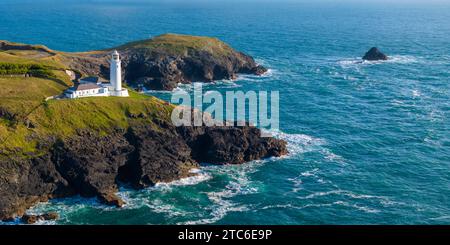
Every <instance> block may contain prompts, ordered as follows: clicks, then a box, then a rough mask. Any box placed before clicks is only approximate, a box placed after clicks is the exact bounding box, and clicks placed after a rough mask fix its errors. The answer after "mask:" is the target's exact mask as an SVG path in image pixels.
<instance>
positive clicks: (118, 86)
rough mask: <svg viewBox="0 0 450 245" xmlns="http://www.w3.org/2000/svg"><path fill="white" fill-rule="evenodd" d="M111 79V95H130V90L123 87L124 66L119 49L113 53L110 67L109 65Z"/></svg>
mask: <svg viewBox="0 0 450 245" xmlns="http://www.w3.org/2000/svg"><path fill="white" fill-rule="evenodd" d="M109 79H110V83H111V87H110V91H109V93H110V95H112V96H122V97H126V96H128V90H127V89H123V88H122V66H121V61H120V55H119V52H117V50H114V52H113V53H112V55H111V61H110V67H109Z"/></svg>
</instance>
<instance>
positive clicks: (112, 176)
mask: <svg viewBox="0 0 450 245" xmlns="http://www.w3.org/2000/svg"><path fill="white" fill-rule="evenodd" d="M260 133H261V132H260V130H259V129H257V128H254V127H248V126H247V127H174V126H172V125H171V124H170V123H168V122H165V121H161V120H158V119H155V121H154V124H152V125H151V126H150V125H148V124H143V123H141V122H135V123H131V125H130V127H128V128H127V129H126V130H124V129H115V130H114V131H113V132H111V133H110V134H108V135H104V136H101V135H99V134H98V133H96V132H95V131H92V130H81V131H79V132H77V133H76V134H75V135H73V136H72V137H70V138H67V139H53V140H49V141H48V142H46V144H43V147H44V148H45V145H48V146H49V147H48V148H47V149H46V150H45V153H44V154H42V155H39V156H35V157H31V158H18V157H14V156H10V157H7V158H3V159H0V166H1V167H0V170H2V175H1V177H0V219H2V220H8V219H12V218H14V217H17V216H22V215H24V214H25V212H26V209H27V208H29V207H30V206H32V205H34V204H36V203H37V202H40V201H46V200H48V199H49V198H55V197H68V196H72V195H81V196H83V197H95V196H96V197H98V198H99V200H100V201H102V202H104V203H106V204H109V205H115V206H117V207H120V206H122V205H123V204H124V203H123V201H122V200H121V199H120V198H119V197H117V196H116V195H115V193H116V192H117V191H118V183H119V181H120V183H129V184H131V186H133V187H135V188H144V187H148V186H152V185H154V184H156V183H158V182H170V181H173V180H176V179H180V178H184V177H188V176H191V175H192V173H191V172H190V170H191V169H193V168H196V167H198V166H199V163H201V162H208V163H216V164H239V163H243V162H246V161H251V160H255V159H261V158H265V157H272V156H281V155H283V154H286V153H287V151H286V144H285V142H283V141H281V140H277V139H273V138H261V137H260V136H261V135H260Z"/></svg>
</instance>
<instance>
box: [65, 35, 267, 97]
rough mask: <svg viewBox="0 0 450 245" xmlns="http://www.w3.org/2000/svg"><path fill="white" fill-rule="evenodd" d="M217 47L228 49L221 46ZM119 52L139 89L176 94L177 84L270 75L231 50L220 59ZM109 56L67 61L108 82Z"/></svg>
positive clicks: (193, 52)
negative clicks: (241, 75) (247, 75)
mask: <svg viewBox="0 0 450 245" xmlns="http://www.w3.org/2000/svg"><path fill="white" fill-rule="evenodd" d="M215 45H222V46H226V44H224V43H221V42H220V44H215ZM227 48H228V47H227ZM117 49H118V51H119V52H120V55H121V58H122V68H123V74H124V79H125V81H127V83H128V84H129V85H131V86H134V87H136V88H140V89H142V88H146V89H151V90H173V89H174V88H176V87H177V85H178V83H192V82H205V83H208V82H212V81H215V80H222V79H235V78H236V77H237V74H239V73H243V74H255V75H262V74H264V73H265V72H267V69H266V68H265V67H263V66H261V65H258V64H257V63H256V62H255V60H254V59H253V58H252V57H250V56H248V55H246V54H244V53H241V52H238V51H236V50H233V49H231V48H229V50H228V49H227V50H228V51H227V52H223V53H221V54H220V55H218V54H217V53H214V52H212V51H208V48H197V49H190V50H189V52H186V53H178V54H176V53H170V52H167V51H166V50H162V49H150V48H142V47H140V46H135V47H130V46H129V45H124V46H121V47H118V48H117ZM110 52H111V51H110V50H107V51H98V52H95V53H94V54H92V53H84V54H77V55H70V54H65V58H66V63H67V64H68V66H69V67H70V68H71V69H73V70H77V71H80V72H82V73H83V74H86V75H96V76H100V77H104V78H108V77H109V69H108V67H109V64H108V59H109V56H110Z"/></svg>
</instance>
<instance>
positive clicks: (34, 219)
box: [22, 214, 39, 224]
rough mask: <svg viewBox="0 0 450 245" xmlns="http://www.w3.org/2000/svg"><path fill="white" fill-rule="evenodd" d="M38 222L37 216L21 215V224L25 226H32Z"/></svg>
mask: <svg viewBox="0 0 450 245" xmlns="http://www.w3.org/2000/svg"><path fill="white" fill-rule="evenodd" d="M38 220H39V216H37V215H28V214H26V215H23V216H22V222H23V223H25V224H34V223H36V222H38Z"/></svg>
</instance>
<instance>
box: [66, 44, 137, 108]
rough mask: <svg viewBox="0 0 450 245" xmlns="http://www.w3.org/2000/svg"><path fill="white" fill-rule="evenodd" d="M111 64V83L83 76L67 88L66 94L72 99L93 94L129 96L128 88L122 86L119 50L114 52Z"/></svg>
mask: <svg viewBox="0 0 450 245" xmlns="http://www.w3.org/2000/svg"><path fill="white" fill-rule="evenodd" d="M109 64H110V67H109V71H110V74H109V76H110V78H109V83H106V82H105V80H103V79H101V78H99V77H86V78H82V79H80V81H79V83H78V84H77V85H76V86H74V87H71V88H69V89H68V90H66V91H65V92H64V95H65V96H66V97H67V98H71V99H74V98H81V97H93V96H119V97H128V96H129V95H128V90H127V89H126V88H122V67H121V61H120V55H119V53H118V52H117V50H114V52H113V53H112V55H111V60H110V63H109Z"/></svg>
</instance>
